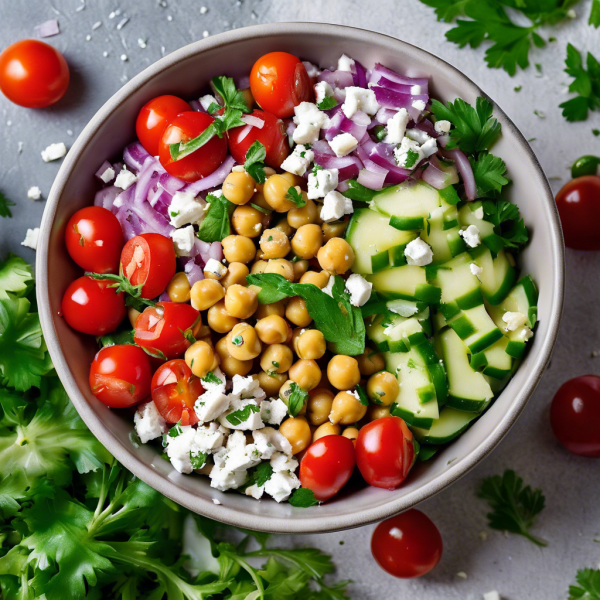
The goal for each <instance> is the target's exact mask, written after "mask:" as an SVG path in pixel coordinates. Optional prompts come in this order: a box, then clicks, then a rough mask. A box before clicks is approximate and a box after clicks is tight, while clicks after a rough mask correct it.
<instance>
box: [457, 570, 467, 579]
mask: <svg viewBox="0 0 600 600" xmlns="http://www.w3.org/2000/svg"><path fill="white" fill-rule="evenodd" d="M456 576H457V577H460V578H461V579H466V578H467V574H466V573H465V572H464V571H459V572H458V573H457V574H456Z"/></svg>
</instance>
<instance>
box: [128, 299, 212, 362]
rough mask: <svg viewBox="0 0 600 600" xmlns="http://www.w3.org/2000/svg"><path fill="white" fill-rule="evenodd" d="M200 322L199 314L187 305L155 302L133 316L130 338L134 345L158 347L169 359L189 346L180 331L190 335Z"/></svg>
mask: <svg viewBox="0 0 600 600" xmlns="http://www.w3.org/2000/svg"><path fill="white" fill-rule="evenodd" d="M201 325H202V320H201V318H200V313H199V312H198V311H197V310H196V309H195V308H193V307H191V306H190V305H189V304H182V303H179V302H159V303H158V304H156V306H149V307H148V308H146V309H145V310H144V312H143V313H142V314H141V315H140V316H139V317H138V318H137V320H136V322H135V332H134V336H133V337H134V340H135V343H136V344H137V345H138V346H142V347H143V348H147V349H148V350H158V351H159V352H162V353H163V354H164V355H165V356H166V357H167V359H171V358H176V357H177V356H180V355H181V354H183V353H184V352H185V351H186V350H187V349H188V348H189V347H190V346H191V342H190V341H189V340H188V339H186V337H185V335H184V333H191V334H192V335H194V333H197V330H198V329H199V328H200V326H201Z"/></svg>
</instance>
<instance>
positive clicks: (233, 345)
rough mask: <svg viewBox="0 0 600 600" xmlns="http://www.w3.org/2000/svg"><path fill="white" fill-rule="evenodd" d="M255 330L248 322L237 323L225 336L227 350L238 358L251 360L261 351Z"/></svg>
mask: <svg viewBox="0 0 600 600" xmlns="http://www.w3.org/2000/svg"><path fill="white" fill-rule="evenodd" d="M261 348H262V347H261V343H260V340H259V339H258V336H257V335H256V330H255V329H254V327H252V325H248V323H238V324H237V325H236V326H235V327H234V328H233V329H232V330H231V332H230V334H229V335H228V336H227V352H229V354H230V356H232V357H233V358H237V359H238V360H252V359H253V358H256V357H257V356H258V355H259V354H260V351H261Z"/></svg>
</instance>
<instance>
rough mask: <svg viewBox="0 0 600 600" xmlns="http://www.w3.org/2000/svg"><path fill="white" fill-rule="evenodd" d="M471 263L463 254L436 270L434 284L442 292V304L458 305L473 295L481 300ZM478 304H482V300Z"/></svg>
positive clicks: (466, 254) (478, 285)
mask: <svg viewBox="0 0 600 600" xmlns="http://www.w3.org/2000/svg"><path fill="white" fill-rule="evenodd" d="M461 239H462V238H461ZM472 262H473V260H472V258H471V256H470V254H468V253H467V252H463V253H462V254H459V255H458V256H457V257H456V258H453V259H452V260H450V261H448V262H447V263H445V264H444V265H443V266H442V267H441V268H440V269H438V270H437V273H436V275H435V284H436V285H437V286H438V287H439V288H441V290H442V297H441V300H442V302H443V303H444V304H451V303H457V302H459V303H460V300H461V299H464V298H469V297H471V295H473V294H474V297H475V298H477V297H479V298H481V290H480V287H481V284H480V283H479V279H477V277H475V275H473V273H471V268H470V266H469V265H470V264H471V263H472ZM478 303H479V304H482V303H483V298H481V301H480V302H478ZM471 304H473V303H472V302H471ZM474 305H475V306H477V304H474ZM444 316H446V315H444ZM446 318H448V317H446Z"/></svg>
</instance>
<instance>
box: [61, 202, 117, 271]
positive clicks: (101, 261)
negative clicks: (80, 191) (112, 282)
mask: <svg viewBox="0 0 600 600" xmlns="http://www.w3.org/2000/svg"><path fill="white" fill-rule="evenodd" d="M65 243H66V245H67V251H68V252H69V255H70V256H71V258H72V259H73V260H74V261H75V262H76V263H77V264H78V265H79V266H80V267H81V268H82V269H85V270H86V271H92V272H94V273H118V272H119V258H120V257H121V250H122V249H123V232H122V230H121V225H120V223H119V221H118V219H117V217H115V215H113V214H112V213H111V212H110V210H107V209H106V208H102V207H101V206H87V207H86V208H82V209H81V210H78V211H77V212H76V213H75V214H74V215H73V216H72V217H71V218H70V219H69V222H68V223H67V228H66V230H65Z"/></svg>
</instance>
